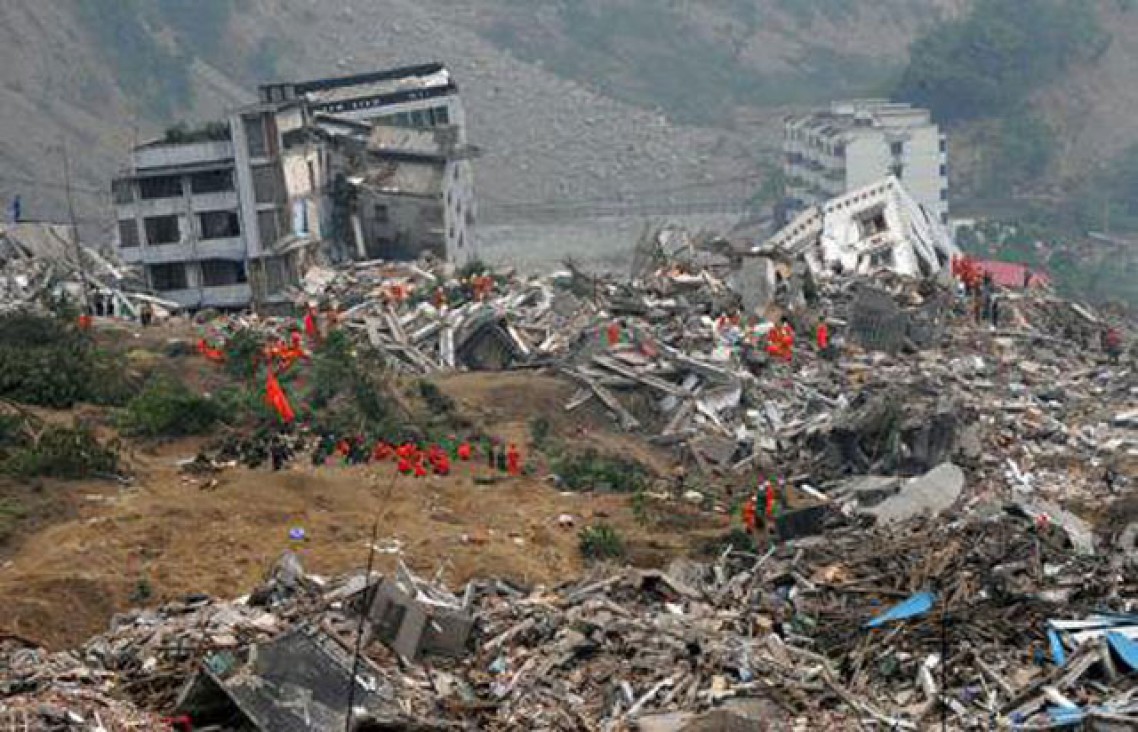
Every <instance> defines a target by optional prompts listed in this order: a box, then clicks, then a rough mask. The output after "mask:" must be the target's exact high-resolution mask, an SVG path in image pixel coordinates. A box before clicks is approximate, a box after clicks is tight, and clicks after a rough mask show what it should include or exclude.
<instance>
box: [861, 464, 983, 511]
mask: <svg viewBox="0 0 1138 732" xmlns="http://www.w3.org/2000/svg"><path fill="white" fill-rule="evenodd" d="M963 490H964V471H962V470H961V469H960V468H959V467H957V466H956V465H953V464H952V463H942V464H940V465H938V466H936V467H935V468H933V469H932V470H930V471H929V472H927V473H925V474H924V475H922V476H920V477H917V478H913V479H911V480H909V481H908V482H907V483H905V484H904V485H903V486H901V490H900V492H899V493H897V495H895V496H891V497H889V498H887V499H885V500H884V501H882V502H881V503H880V504H878V505H877V506H874V507H872V508H867V509H865V512H866V513H868V514H870V515H872V516H875V517H876V518H877V520H878V522H880V523H896V522H899V521H905V520H906V519H910V518H913V517H915V516H920V515H922V514H930V515H933V516H936V515H937V514H939V513H942V512H944V511H945V510H947V509H948V508H949V507H950V506H952V504H953V503H955V502H956V499H957V498H959V497H960V494H961V492H962V491H963Z"/></svg>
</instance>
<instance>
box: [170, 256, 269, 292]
mask: <svg viewBox="0 0 1138 732" xmlns="http://www.w3.org/2000/svg"><path fill="white" fill-rule="evenodd" d="M188 267H198V271H199V272H200V275H201V277H200V281H201V286H202V287H227V286H230V285H243V284H245V283H247V282H248V281H249V279H248V275H247V273H246V271H245V263H244V262H234V261H231V260H228V259H203V260H202V261H200V262H170V263H168V264H152V265H150V266H149V267H147V270H148V271H149V273H150V286H151V287H153V288H154V289H155V290H157V291H158V292H169V291H171V290H185V289H188V288H189V287H190V278H189V271H188V269H187V268H188Z"/></svg>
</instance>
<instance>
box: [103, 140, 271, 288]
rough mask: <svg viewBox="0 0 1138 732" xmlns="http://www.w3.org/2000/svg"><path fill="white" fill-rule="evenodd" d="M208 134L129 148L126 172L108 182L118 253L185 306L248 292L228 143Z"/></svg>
mask: <svg viewBox="0 0 1138 732" xmlns="http://www.w3.org/2000/svg"><path fill="white" fill-rule="evenodd" d="M215 138H216V139H200V140H196V141H192V142H165V141H158V142H152V143H149V144H147V145H142V146H140V147H138V148H135V149H134V151H133V152H132V153H131V170H130V172H129V173H127V174H124V175H122V176H120V177H119V178H116V179H115V181H114V185H113V189H114V200H115V205H116V208H117V212H118V236H119V256H120V258H121V259H122V260H123V261H124V262H126V263H128V264H140V265H142V266H143V272H144V274H145V278H146V282H147V284H148V285H149V286H150V288H151V289H153V290H155V291H157V292H159V293H161V294H162V296H163V297H165V298H166V299H169V300H173V301H176V302H178V303H179V304H182V305H184V306H187V307H238V306H242V305H245V304H247V303H248V302H249V301H250V298H251V290H250V287H249V280H248V271H247V267H246V261H247V258H248V250H247V245H246V237H245V236H244V232H243V230H242V228H241V206H240V203H239V201H238V194H237V188H236V175H235V167H236V160H235V156H234V151H233V143H232V141H230V140H228V139H224V138H223V137H218V136H216V135H215Z"/></svg>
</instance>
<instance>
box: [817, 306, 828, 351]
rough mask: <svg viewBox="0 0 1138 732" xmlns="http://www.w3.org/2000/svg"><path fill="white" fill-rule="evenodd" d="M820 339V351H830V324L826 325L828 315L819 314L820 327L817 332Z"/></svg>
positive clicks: (818, 339)
mask: <svg viewBox="0 0 1138 732" xmlns="http://www.w3.org/2000/svg"><path fill="white" fill-rule="evenodd" d="M815 337H816V339H817V341H818V351H819V352H820V353H822V354H826V353H829V351H830V326H828V325H826V316H825V315H819V316H818V329H817V332H816V333H815Z"/></svg>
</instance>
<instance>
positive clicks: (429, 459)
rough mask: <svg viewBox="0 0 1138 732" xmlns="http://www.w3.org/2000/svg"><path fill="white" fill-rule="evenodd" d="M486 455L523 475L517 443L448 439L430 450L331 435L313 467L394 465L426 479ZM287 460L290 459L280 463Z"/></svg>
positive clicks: (495, 465) (494, 465)
mask: <svg viewBox="0 0 1138 732" xmlns="http://www.w3.org/2000/svg"><path fill="white" fill-rule="evenodd" d="M479 452H481V453H484V454H485V456H486V461H487V465H488V466H489V467H490V468H491V469H492V470H499V471H501V472H503V473H506V474H508V475H512V476H518V475H521V474H522V453H521V450H519V449H518V446H517V445H515V444H514V443H509V444H507V445H499V444H497V443H496V442H494V441H492V440H488V441H486V443H485V444H484V445H483V447H482V448H481V449H479V448H476V447H475V445H474V444H472V443H471V442H470V441H462V442H459V441H457V440H453V439H452V440H444V441H443V442H442V443H441V444H439V443H435V444H431V445H429V446H427V447H426V448H423V447H421V446H420V445H418V444H416V443H413V442H403V443H398V444H396V443H391V442H387V441H385V440H379V441H377V442H375V443H370V442H369V441H367V440H365V439H364V437H363V436H360V435H357V436H356V437H354V438H340V439H336V438H335V437H334V436H333V435H331V434H325V435H322V436H321V437H320V438H319V439H318V440H317V442H316V448H315V449H314V450H313V452H312V464H313V465H315V466H322V465H327V464H328V462H329V461H330V460H336V459H339V460H342V461H343V462H344V463H345V464H349V465H367V464H370V463H385V462H390V463H394V464H395V469H396V470H397V471H399V474H400V475H405V476H414V477H416V478H422V477H425V476H427V475H440V476H445V475H450V473H451V463H452V461H458V462H462V463H471V462H473V461H474V460H475V458H476V454H477V453H479ZM286 460H287V456H286V457H285V458H284V459H282V460H281V461H280V464H281V465H283V463H284V462H285V461H286ZM273 467H274V469H277V470H279V469H280V467H279V465H278V461H277V460H276V458H275V456H274V460H273Z"/></svg>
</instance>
